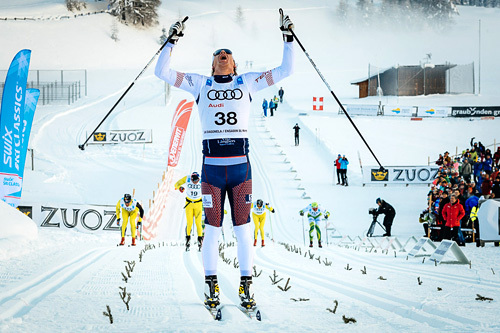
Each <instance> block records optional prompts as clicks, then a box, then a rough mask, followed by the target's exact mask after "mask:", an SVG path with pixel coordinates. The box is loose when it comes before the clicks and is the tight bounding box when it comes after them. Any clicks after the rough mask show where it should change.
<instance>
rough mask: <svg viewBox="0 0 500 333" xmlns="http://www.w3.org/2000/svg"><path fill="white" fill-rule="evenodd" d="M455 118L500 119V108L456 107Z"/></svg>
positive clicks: (453, 111) (452, 110)
mask: <svg viewBox="0 0 500 333" xmlns="http://www.w3.org/2000/svg"><path fill="white" fill-rule="evenodd" d="M451 115H452V116H453V117H500V106H454V107H452V108H451Z"/></svg>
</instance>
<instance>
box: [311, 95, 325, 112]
mask: <svg viewBox="0 0 500 333" xmlns="http://www.w3.org/2000/svg"><path fill="white" fill-rule="evenodd" d="M313 111H323V97H313Z"/></svg>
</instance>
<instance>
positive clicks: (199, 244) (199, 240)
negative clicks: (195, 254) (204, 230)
mask: <svg viewBox="0 0 500 333" xmlns="http://www.w3.org/2000/svg"><path fill="white" fill-rule="evenodd" d="M202 245H203V236H198V251H201V246H202Z"/></svg>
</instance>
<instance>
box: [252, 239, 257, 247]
mask: <svg viewBox="0 0 500 333" xmlns="http://www.w3.org/2000/svg"><path fill="white" fill-rule="evenodd" d="M253 246H257V238H255V240H254V241H253Z"/></svg>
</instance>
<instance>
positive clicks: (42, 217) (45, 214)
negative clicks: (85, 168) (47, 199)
mask: <svg viewBox="0 0 500 333" xmlns="http://www.w3.org/2000/svg"><path fill="white" fill-rule="evenodd" d="M18 209H19V210H20V211H21V212H23V213H24V214H25V215H27V216H28V217H31V219H32V220H33V221H34V222H35V223H36V224H37V226H38V227H39V228H55V229H76V230H78V231H83V232H87V233H101V232H105V231H113V232H117V231H119V230H120V227H119V226H118V225H117V224H116V206H97V205H74V204H56V205H51V204H26V203H24V204H23V205H20V206H19V207H18Z"/></svg>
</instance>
